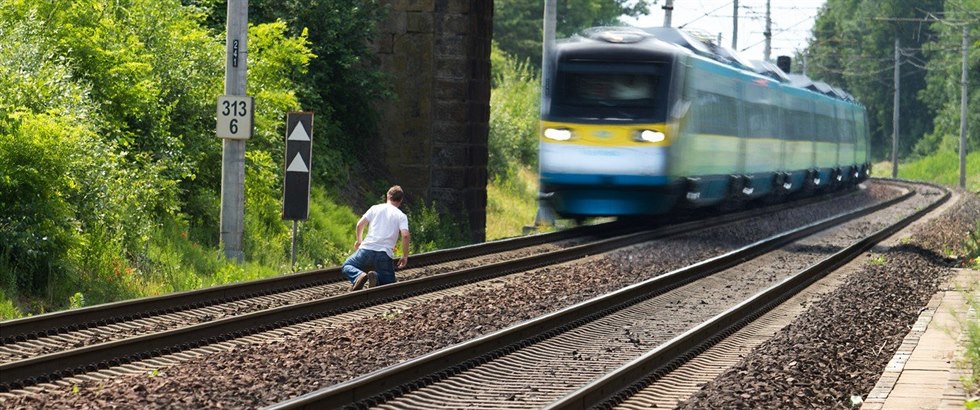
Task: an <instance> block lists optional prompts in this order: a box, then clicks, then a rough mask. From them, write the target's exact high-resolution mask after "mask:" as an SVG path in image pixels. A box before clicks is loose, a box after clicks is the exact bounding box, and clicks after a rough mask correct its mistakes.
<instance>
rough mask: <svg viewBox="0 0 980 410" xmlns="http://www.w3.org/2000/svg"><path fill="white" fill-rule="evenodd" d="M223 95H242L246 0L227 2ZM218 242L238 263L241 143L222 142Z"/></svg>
mask: <svg viewBox="0 0 980 410" xmlns="http://www.w3.org/2000/svg"><path fill="white" fill-rule="evenodd" d="M227 36H228V39H227V43H226V44H225V55H226V58H225V94H226V95H232V96H245V95H246V94H245V83H246V69H245V64H246V62H247V61H248V0H228V22H227ZM222 144H223V146H222V152H221V217H220V218H221V243H222V246H223V247H224V251H225V257H226V258H228V259H229V260H234V261H238V262H241V261H243V260H244V256H245V255H244V253H243V252H242V236H243V235H244V232H245V140H241V139H230V138H223V139H222Z"/></svg>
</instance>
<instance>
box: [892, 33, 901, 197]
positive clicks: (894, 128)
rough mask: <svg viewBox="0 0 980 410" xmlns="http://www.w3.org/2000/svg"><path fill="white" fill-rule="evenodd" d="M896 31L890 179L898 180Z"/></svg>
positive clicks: (897, 55) (898, 82) (899, 64)
mask: <svg viewBox="0 0 980 410" xmlns="http://www.w3.org/2000/svg"><path fill="white" fill-rule="evenodd" d="M899 45H900V43H899V39H898V30H895V100H894V103H893V111H892V178H898V110H899V105H898V96H899V94H900V93H901V82H900V81H899V79H900V78H901V69H900V68H899V67H901V55H900V54H899V53H900V51H899V49H898V47H899Z"/></svg>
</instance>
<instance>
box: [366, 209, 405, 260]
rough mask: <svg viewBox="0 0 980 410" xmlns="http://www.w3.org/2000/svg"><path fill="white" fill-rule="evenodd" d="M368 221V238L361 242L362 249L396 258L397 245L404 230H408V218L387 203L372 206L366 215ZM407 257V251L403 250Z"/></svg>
mask: <svg viewBox="0 0 980 410" xmlns="http://www.w3.org/2000/svg"><path fill="white" fill-rule="evenodd" d="M364 218H365V219H367V221H368V232H367V236H366V237H365V238H364V240H363V241H361V248H364V249H367V250H369V251H384V252H385V253H387V254H388V256H389V257H391V258H392V259H394V257H395V252H394V249H395V243H397V242H398V237H399V236H400V233H401V231H402V230H406V231H407V230H408V217H407V216H405V214H404V213H403V212H402V211H401V210H400V209H398V208H397V207H395V206H394V205H391V204H389V203H387V202H385V203H383V204H377V205H375V206H372V207H371V208H370V209H368V210H367V212H365V213H364ZM402 252H405V254H406V255H407V254H408V253H407V251H406V250H402Z"/></svg>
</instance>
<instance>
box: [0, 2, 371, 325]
mask: <svg viewBox="0 0 980 410" xmlns="http://www.w3.org/2000/svg"><path fill="white" fill-rule="evenodd" d="M208 10H209V9H208V8H206V7H202V5H200V4H189V5H184V4H182V3H181V2H180V1H177V0H161V1H150V0H127V1H120V2H105V1H100V0H82V1H77V2H63V1H56V0H39V1H36V2H24V1H11V2H5V3H4V6H3V7H0V87H2V88H3V90H4V92H3V93H0V208H2V209H4V212H3V213H2V214H0V289H2V290H3V295H4V296H2V297H0V306H3V308H2V315H3V317H10V316H11V315H12V314H11V313H10V311H9V310H10V309H8V308H7V306H9V305H15V309H14V310H16V307H17V306H19V307H20V308H21V309H25V310H26V311H33V312H43V311H47V310H50V309H57V308H60V307H64V306H78V305H81V304H97V303H104V302H107V301H112V300H118V299H120V298H128V297H136V296H144V295H151V294H159V293H164V292H169V291H175V290H185V289H192V288H196V287H200V286H207V285H211V284H216V283H224V282H226V281H233V280H243V279H249V278H256V277H261V276H268V275H273V274H278V273H281V272H283V271H284V270H286V269H284V267H285V266H287V265H288V258H289V253H288V252H289V243H290V242H289V241H290V231H289V229H288V228H289V227H288V225H287V224H286V223H285V222H283V221H282V220H281V218H280V212H281V208H280V207H281V204H280V202H279V200H280V198H281V191H280V189H279V188H278V187H280V186H281V180H282V175H281V173H282V170H281V168H282V166H281V165H282V164H281V162H280V158H282V157H283V152H282V135H283V133H284V130H283V129H282V128H283V127H284V126H283V121H282V118H283V117H284V114H285V112H286V111H290V110H296V109H298V108H299V107H300V103H299V97H298V95H300V94H302V93H303V92H307V91H309V90H303V89H302V84H299V85H298V83H297V78H299V77H302V76H305V75H307V74H308V71H307V69H308V65H309V63H310V62H311V61H312V60H313V58H314V55H313V53H312V51H311V44H310V42H309V39H308V37H307V35H306V32H305V31H303V30H296V31H293V30H291V29H290V28H289V27H288V26H287V24H286V23H285V22H284V21H270V22H269V23H268V24H257V25H253V26H251V28H250V30H249V44H250V54H249V65H250V66H249V68H250V71H249V92H250V93H251V94H252V95H255V97H256V100H257V102H256V106H257V107H258V108H257V112H256V117H255V124H256V135H255V137H254V138H253V140H251V141H250V142H249V144H250V147H249V152H248V154H247V163H246V174H247V175H248V177H247V179H246V181H247V183H246V184H247V185H246V196H247V198H246V200H247V202H248V204H249V205H248V206H247V207H246V209H247V212H246V233H245V247H246V249H247V251H248V252H249V255H248V260H249V261H248V262H246V263H245V264H244V265H238V264H234V263H231V264H229V263H226V262H225V261H223V260H222V259H221V258H220V256H218V255H219V252H217V250H216V249H215V248H214V247H213V246H214V245H216V242H217V236H218V235H217V232H216V231H215V228H214V227H215V226H217V220H218V203H219V201H218V191H219V189H220V172H221V169H220V167H218V166H214V164H219V163H220V158H221V142H220V140H218V139H216V138H215V136H214V101H215V97H216V96H217V95H218V94H220V93H221V86H222V80H221V79H222V78H223V59H222V58H221V56H222V55H223V52H224V51H223V49H224V46H223V44H224V33H223V31H216V30H211V29H209V28H208V27H207V26H206V25H205V24H206V21H207V18H208V17H209V15H208V14H207V13H206V12H207V11H208ZM365 31H369V30H365ZM338 47H339V46H338ZM348 92H351V91H350V90H348ZM319 199H320V200H321V201H322V202H321V204H322V205H314V207H313V212H312V214H313V215H317V216H320V217H328V218H331V217H338V216H337V212H334V211H335V210H336V209H335V208H336V206H335V205H332V202H331V201H330V200H329V199H328V198H326V197H324V196H322V193H321V196H320V198H319ZM323 207H327V208H329V209H331V210H333V211H330V212H325V211H322V208H323ZM331 207H333V208H331ZM331 212H333V213H331ZM350 218H353V217H351V216H348V217H347V219H348V220H349V219H350ZM311 225H313V227H312V228H311V229H308V230H307V234H308V235H309V236H310V237H312V238H316V239H325V238H326V239H328V240H337V238H338V237H340V236H346V237H352V233H351V232H352V230H353V223H351V224H350V225H348V226H349V227H345V228H343V229H342V231H344V235H341V234H338V233H337V229H335V228H333V227H331V224H330V223H327V222H325V221H317V222H316V223H314V224H311ZM321 231H322V232H321ZM345 242H346V238H345ZM320 245H322V246H323V247H325V248H328V249H335V248H336V247H334V248H331V247H332V246H333V245H330V244H322V243H321V244H320ZM303 249H306V250H309V251H311V255H310V256H305V258H306V259H310V258H317V259H320V260H322V261H323V262H325V263H330V262H335V261H336V260H337V259H338V258H339V256H338V253H340V252H338V251H336V250H332V251H326V252H325V251H323V250H320V249H314V247H313V246H307V247H305V248H303ZM12 301H13V302H14V303H12Z"/></svg>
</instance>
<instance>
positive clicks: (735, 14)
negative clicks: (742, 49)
mask: <svg viewBox="0 0 980 410" xmlns="http://www.w3.org/2000/svg"><path fill="white" fill-rule="evenodd" d="M719 45H720V43H719ZM732 50H738V0H735V8H734V11H733V12H732Z"/></svg>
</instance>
